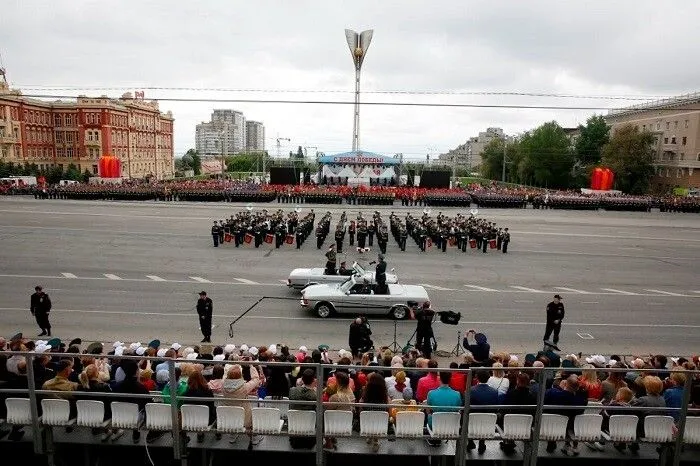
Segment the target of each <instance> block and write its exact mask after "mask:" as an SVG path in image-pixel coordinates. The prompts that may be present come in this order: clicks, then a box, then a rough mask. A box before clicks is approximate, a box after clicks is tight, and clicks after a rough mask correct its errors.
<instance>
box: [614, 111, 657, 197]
mask: <svg viewBox="0 0 700 466" xmlns="http://www.w3.org/2000/svg"><path fill="white" fill-rule="evenodd" d="M653 147H654V135H653V134H651V133H649V132H647V131H644V132H640V131H639V130H638V129H637V128H636V127H634V126H633V125H631V124H627V125H624V126H622V127H620V128H618V129H617V130H616V131H615V132H614V133H613V134H612V136H611V137H610V141H608V143H607V144H606V145H605V146H604V147H603V158H602V162H603V165H605V166H606V167H608V168H610V170H612V171H613V173H614V174H615V188H616V189H619V190H621V191H623V192H625V193H630V194H643V193H646V192H647V191H648V190H649V182H650V179H651V177H652V176H653V175H654V149H653Z"/></svg>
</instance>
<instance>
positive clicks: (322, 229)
mask: <svg viewBox="0 0 700 466" xmlns="http://www.w3.org/2000/svg"><path fill="white" fill-rule="evenodd" d="M330 228H331V213H330V212H326V213H325V214H324V215H323V217H321V220H319V221H318V225H317V226H316V249H321V246H323V242H324V241H326V236H328V232H329V231H330Z"/></svg>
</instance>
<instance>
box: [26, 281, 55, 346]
mask: <svg viewBox="0 0 700 466" xmlns="http://www.w3.org/2000/svg"><path fill="white" fill-rule="evenodd" d="M29 311H30V312H31V313H32V315H33V316H34V318H35V319H36V323H37V325H39V328H40V329H41V333H40V334H39V336H40V337H43V336H44V335H47V336H51V324H50V323H49V312H51V299H50V298H49V295H47V294H46V293H44V290H43V289H42V288H41V286H39V285H37V286H36V287H34V293H33V294H32V297H31V301H30V305H29Z"/></svg>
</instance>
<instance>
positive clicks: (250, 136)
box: [245, 120, 265, 151]
mask: <svg viewBox="0 0 700 466" xmlns="http://www.w3.org/2000/svg"><path fill="white" fill-rule="evenodd" d="M245 125H246V150H248V151H264V150H265V125H263V124H262V123H261V122H259V121H253V120H248V121H246V124H245Z"/></svg>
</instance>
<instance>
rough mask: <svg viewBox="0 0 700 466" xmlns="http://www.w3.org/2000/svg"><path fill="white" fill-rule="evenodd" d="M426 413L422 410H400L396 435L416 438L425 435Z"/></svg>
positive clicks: (397, 417) (397, 416) (397, 415)
mask: <svg viewBox="0 0 700 466" xmlns="http://www.w3.org/2000/svg"><path fill="white" fill-rule="evenodd" d="M424 423H425V415H424V414H423V412H421V411H399V412H398V413H396V436H397V437H401V438H416V437H422V436H423V425H424Z"/></svg>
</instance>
